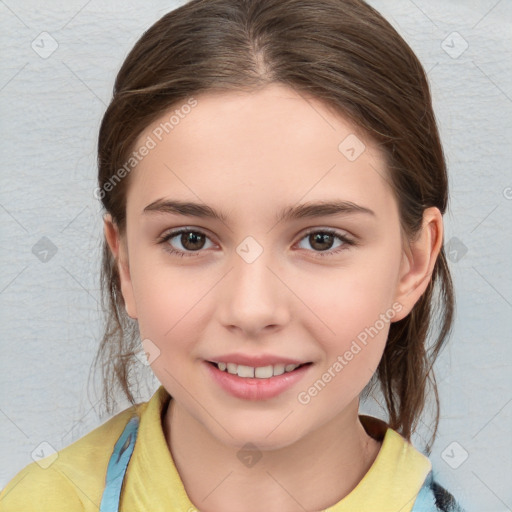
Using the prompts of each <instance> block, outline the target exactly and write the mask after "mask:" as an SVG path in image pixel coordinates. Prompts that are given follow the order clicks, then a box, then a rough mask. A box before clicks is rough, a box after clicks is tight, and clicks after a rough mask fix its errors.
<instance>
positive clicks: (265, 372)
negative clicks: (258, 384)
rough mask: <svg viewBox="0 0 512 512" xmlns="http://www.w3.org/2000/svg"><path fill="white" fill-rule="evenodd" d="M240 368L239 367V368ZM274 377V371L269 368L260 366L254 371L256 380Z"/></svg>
mask: <svg viewBox="0 0 512 512" xmlns="http://www.w3.org/2000/svg"><path fill="white" fill-rule="evenodd" d="M239 368H240V367H239ZM272 375H274V369H273V368H272V365H270V366H260V367H258V368H255V369H254V376H255V377H257V378H258V379H268V378H269V377H272Z"/></svg>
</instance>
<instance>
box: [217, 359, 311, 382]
mask: <svg viewBox="0 0 512 512" xmlns="http://www.w3.org/2000/svg"><path fill="white" fill-rule="evenodd" d="M207 363H209V364H210V365H212V366H214V367H215V368H217V370H220V371H221V372H225V373H229V374H231V375H236V376H238V377H241V378H242V379H270V378H272V377H278V376H279V375H283V374H288V373H293V372H295V371H297V370H298V369H299V368H302V367H304V366H309V365H311V364H313V363H312V362H307V363H302V364H273V365H267V366H256V367H255V366H246V365H243V364H236V363H225V362H223V361H207Z"/></svg>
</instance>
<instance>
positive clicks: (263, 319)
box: [217, 250, 293, 337]
mask: <svg viewBox="0 0 512 512" xmlns="http://www.w3.org/2000/svg"><path fill="white" fill-rule="evenodd" d="M240 254H242V256H240ZM240 254H239V253H235V254H234V255H233V258H232V266H231V270H230V271H229V273H228V274H227V275H226V276H225V277H224V279H223V280H222V283H220V285H221V288H220V293H219V296H218V300H219V302H218V306H217V316H218V318H219V321H220V322H221V323H222V325H223V326H224V327H225V328H227V329H229V330H232V331H236V330H238V331H240V332H241V333H242V334H243V335H244V337H256V336H258V335H261V334H262V333H263V332H267V331H271V330H272V331H275V330H279V329H281V328H283V326H285V325H286V324H287V323H288V322H289V320H290V307H291V303H290V299H291V296H292V295H293V294H292V293H291V292H290V289H289V288H288V286H287V284H286V277H285V275H284V274H285V272H284V271H283V268H282V266H281V267H280V266H279V264H278V263H277V259H276V258H274V257H272V253H271V252H270V251H268V250H263V252H262V253H261V254H260V255H259V256H258V257H256V259H254V260H252V258H246V257H245V255H244V254H243V252H240ZM251 260H252V261H251Z"/></svg>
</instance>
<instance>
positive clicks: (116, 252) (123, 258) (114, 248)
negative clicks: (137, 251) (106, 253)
mask: <svg viewBox="0 0 512 512" xmlns="http://www.w3.org/2000/svg"><path fill="white" fill-rule="evenodd" d="M103 223H104V233H105V239H106V241H107V244H108V246H109V248H110V251H111V253H112V256H113V258H114V260H115V262H116V266H117V271H118V273H119V281H120V283H121V294H122V296H123V300H124V304H125V309H126V314H127V315H128V316H129V317H130V318H133V319H136V318H137V309H136V307H135V298H134V293H133V286H132V280H131V275H130V266H129V263H128V247H127V243H126V240H125V239H124V238H123V237H122V236H121V234H120V233H119V229H118V227H117V225H116V223H115V222H114V221H113V220H112V216H111V215H110V214H109V213H107V214H105V216H104V217H103Z"/></svg>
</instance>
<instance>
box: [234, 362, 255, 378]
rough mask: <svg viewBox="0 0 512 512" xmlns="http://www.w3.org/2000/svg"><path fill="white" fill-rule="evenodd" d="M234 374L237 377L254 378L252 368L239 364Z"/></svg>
mask: <svg viewBox="0 0 512 512" xmlns="http://www.w3.org/2000/svg"><path fill="white" fill-rule="evenodd" d="M236 373H237V375H238V376H239V377H253V378H254V368H252V367H251V366H244V365H243V364H239V365H238V368H237V370H236Z"/></svg>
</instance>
